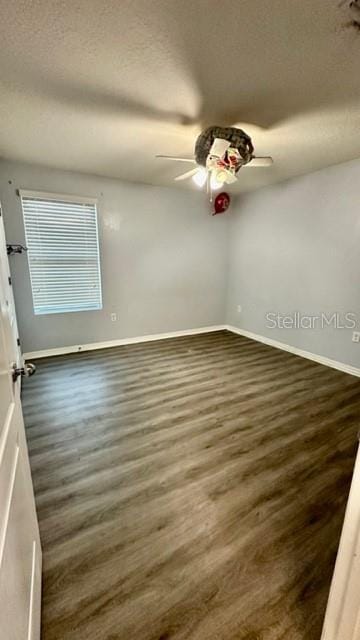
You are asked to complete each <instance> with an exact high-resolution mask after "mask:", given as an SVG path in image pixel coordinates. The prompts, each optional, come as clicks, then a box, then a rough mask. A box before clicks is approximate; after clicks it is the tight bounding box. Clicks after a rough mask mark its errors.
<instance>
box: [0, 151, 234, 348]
mask: <svg viewBox="0 0 360 640" xmlns="http://www.w3.org/2000/svg"><path fill="white" fill-rule="evenodd" d="M20 188H23V189H33V190H39V191H50V192H55V193H64V194H71V195H73V194H74V195H84V196H91V197H93V196H94V197H97V198H98V199H99V203H98V212H99V235H100V252H101V267H102V286H103V304H104V308H103V310H102V311H89V312H80V313H64V314H56V315H49V316H46V315H45V316H35V315H34V312H33V306H32V298H31V289H30V279H29V270H28V263H27V258H26V256H25V255H21V256H20V255H17V256H12V257H10V267H11V271H12V276H13V283H14V293H15V302H16V307H17V314H18V323H19V331H20V337H21V341H22V349H23V351H24V352H29V351H36V350H40V349H47V348H53V347H63V346H69V345H74V344H84V343H92V342H99V341H105V340H113V339H118V338H128V337H133V336H141V335H147V334H155V333H162V332H169V331H177V330H182V329H191V328H197V327H203V326H210V325H216V324H219V323H222V322H223V320H224V309H225V297H226V276H227V273H226V272H227V226H228V219H227V217H226V216H215V217H211V216H209V215H208V204H207V202H206V199H205V198H204V195H203V194H201V193H197V192H188V191H181V190H178V189H166V188H162V187H151V186H146V185H139V184H136V185H135V184H130V183H122V182H120V181H118V180H111V179H107V178H100V177H96V176H90V175H83V174H77V173H71V172H64V171H56V170H53V169H47V168H44V167H38V166H33V165H25V164H17V163H11V162H1V163H0V199H1V202H2V206H3V210H4V219H5V227H6V233H7V240H8V242H17V243H25V236H24V226H23V219H22V212H21V203H20V198H19V197H18V196H17V195H16V190H17V189H20ZM112 312H116V313H117V314H118V321H117V322H111V319H110V314H111V313H112Z"/></svg>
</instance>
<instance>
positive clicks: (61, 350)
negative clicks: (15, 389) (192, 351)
mask: <svg viewBox="0 0 360 640" xmlns="http://www.w3.org/2000/svg"><path fill="white" fill-rule="evenodd" d="M224 330H227V331H231V332H232V333H236V334H237V335H240V336H244V337H245V338H250V339H251V340H256V341H257V342H262V343H264V344H267V345H269V346H270V347H275V348H276V349H282V350H283V351H288V352H289V353H293V354H294V355H296V356H301V357H302V358H307V359H308V360H312V361H313V362H318V363H319V364H323V365H325V366H326V367H331V368H332V369H337V370H338V371H343V372H344V373H349V374H350V375H352V376H357V377H358V378H360V369H358V368H356V367H353V366H351V365H348V364H345V363H344V362H338V361H337V360H331V359H330V358H326V357H325V356H320V355H318V354H316V353H311V352H310V351H304V350H303V349H298V348H297V347H293V346H292V345H289V344H286V343H285V342H279V341H278V340H273V339H272V338H268V337H266V336H261V335H258V334H256V333H252V332H251V331H246V329H240V328H239V327H235V326H232V325H227V324H219V325H213V326H211V327H199V328H196V329H184V330H181V331H169V332H168V333H156V334H151V335H146V336H136V337H135V338H119V339H118V340H107V341H106V342H91V343H89V344H81V345H70V346H68V347H55V348H54V349H43V350H41V351H30V352H28V353H24V358H25V360H32V359H34V360H35V359H37V358H48V357H50V356H60V355H65V354H67V353H78V352H81V351H94V350H96V349H107V348H110V347H119V346H122V345H127V344H137V343H141V342H152V341H154V340H166V339H168V338H179V337H181V336H194V335H197V334H201V333H212V332H214V331H224Z"/></svg>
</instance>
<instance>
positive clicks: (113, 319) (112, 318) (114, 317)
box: [110, 313, 117, 322]
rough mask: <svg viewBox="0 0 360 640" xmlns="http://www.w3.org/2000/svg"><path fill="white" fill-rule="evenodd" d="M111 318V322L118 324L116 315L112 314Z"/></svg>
mask: <svg viewBox="0 0 360 640" xmlns="http://www.w3.org/2000/svg"><path fill="white" fill-rule="evenodd" d="M110 317H111V322H116V320H117V315H116V313H112V314H111V316H110Z"/></svg>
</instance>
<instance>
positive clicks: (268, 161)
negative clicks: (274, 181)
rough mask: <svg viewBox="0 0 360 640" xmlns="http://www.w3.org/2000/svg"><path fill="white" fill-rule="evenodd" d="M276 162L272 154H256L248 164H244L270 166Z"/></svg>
mask: <svg viewBox="0 0 360 640" xmlns="http://www.w3.org/2000/svg"><path fill="white" fill-rule="evenodd" d="M272 164H274V160H273V159H272V157H271V156H254V158H253V159H252V160H250V162H248V164H244V167H270V166H271V165H272Z"/></svg>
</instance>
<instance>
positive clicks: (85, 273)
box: [20, 191, 102, 315]
mask: <svg viewBox="0 0 360 640" xmlns="http://www.w3.org/2000/svg"><path fill="white" fill-rule="evenodd" d="M20 196H21V202H22V209H23V215H24V223H25V234H26V245H27V247H28V259H29V268H30V279H31V289H32V296H33V304H34V312H35V314H36V315H39V314H45V313H64V312H67V311H89V310H91V309H101V308H102V299H101V277H100V260H99V242H98V228H97V212H96V200H92V199H88V198H78V197H72V196H61V195H53V194H48V193H37V192H32V191H20Z"/></svg>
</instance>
